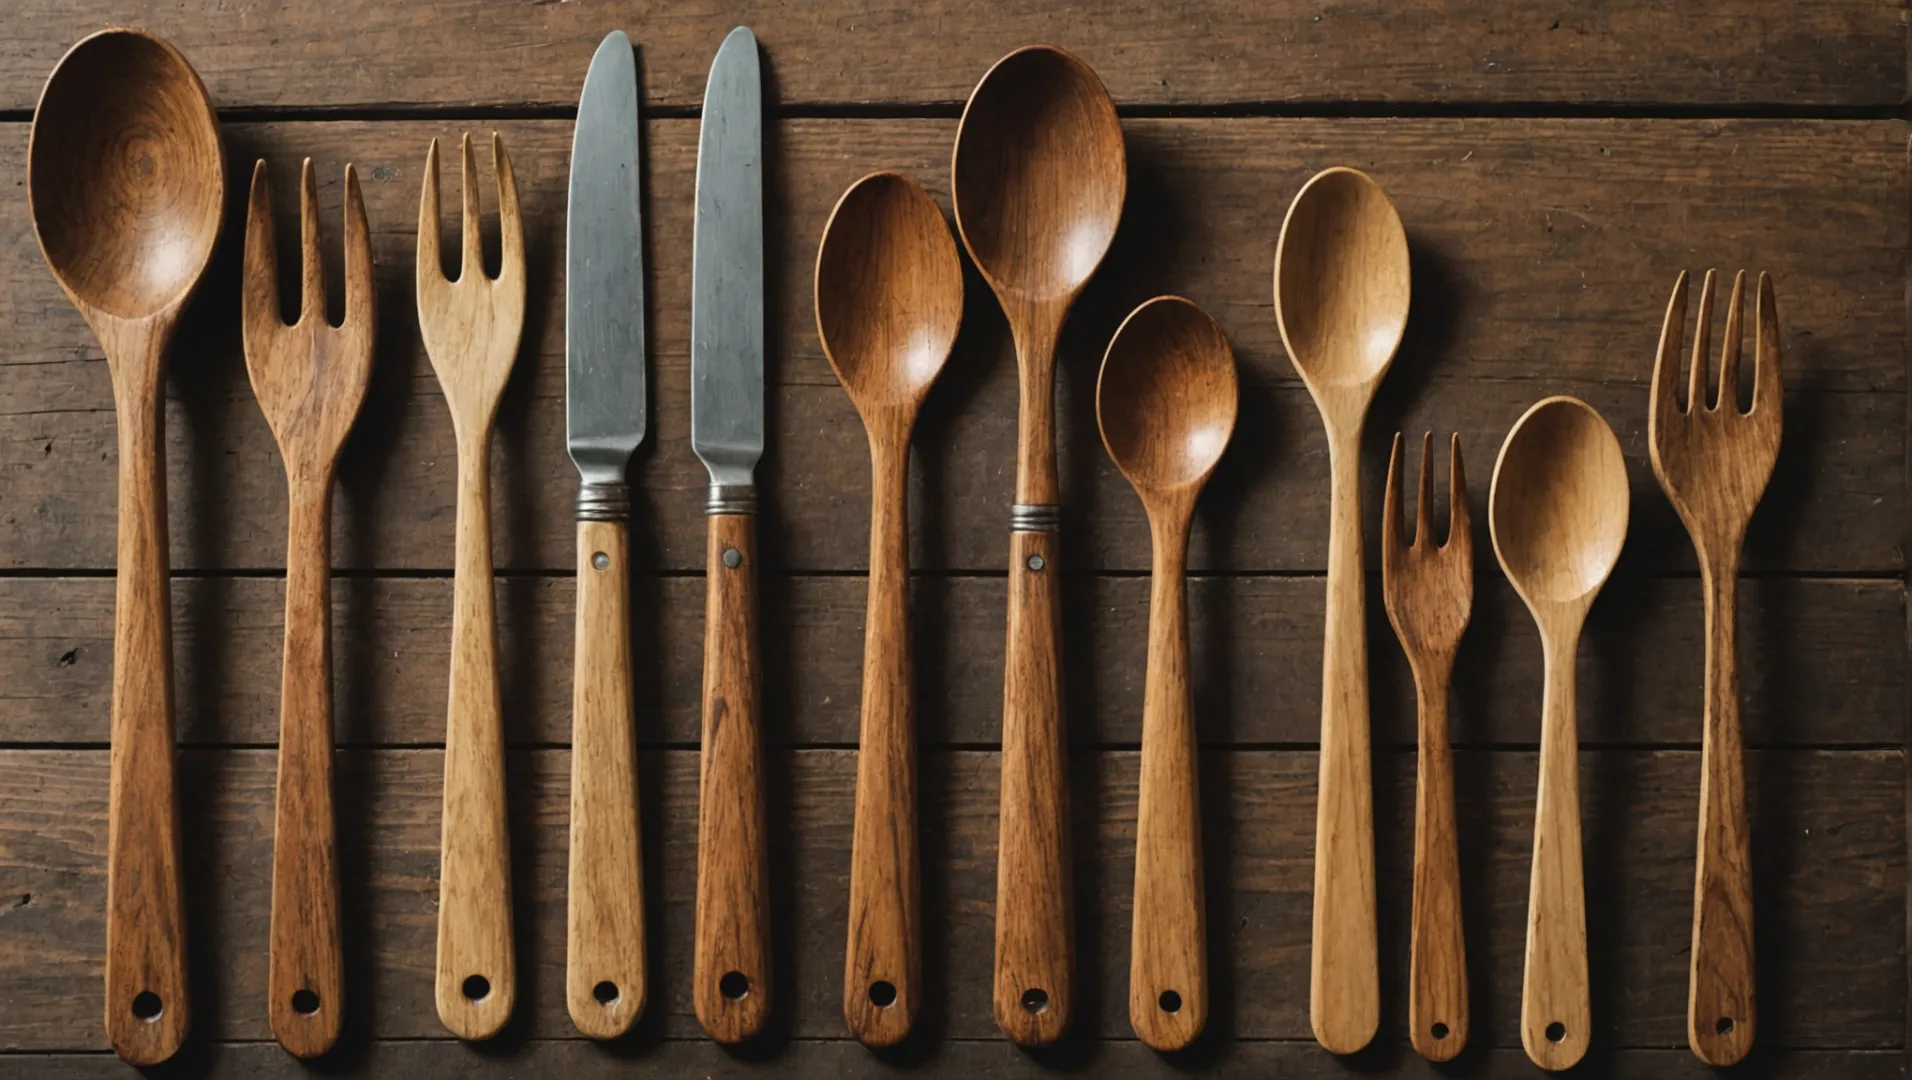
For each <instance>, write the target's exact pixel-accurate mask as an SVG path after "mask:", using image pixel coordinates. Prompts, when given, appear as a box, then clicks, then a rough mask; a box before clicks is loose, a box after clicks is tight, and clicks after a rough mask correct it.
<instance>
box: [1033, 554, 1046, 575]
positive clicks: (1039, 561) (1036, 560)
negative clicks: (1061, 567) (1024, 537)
mask: <svg viewBox="0 0 1912 1080" xmlns="http://www.w3.org/2000/svg"><path fill="white" fill-rule="evenodd" d="M1047 565H1049V564H1048V563H1046V562H1044V561H1043V558H1042V556H1040V555H1031V556H1029V569H1031V570H1035V571H1038V572H1040V571H1041V570H1042V568H1043V567H1045V566H1047Z"/></svg>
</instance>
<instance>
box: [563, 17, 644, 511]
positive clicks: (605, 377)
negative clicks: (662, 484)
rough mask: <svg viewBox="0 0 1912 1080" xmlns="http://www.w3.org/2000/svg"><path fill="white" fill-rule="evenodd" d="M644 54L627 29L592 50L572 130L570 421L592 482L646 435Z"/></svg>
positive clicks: (615, 468)
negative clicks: (634, 47) (640, 73)
mask: <svg viewBox="0 0 1912 1080" xmlns="http://www.w3.org/2000/svg"><path fill="white" fill-rule="evenodd" d="M641 137H642V136H641V135H640V133H639V128H638V116H637V60H636V57H635V56H634V55H633V53H632V51H631V39H630V38H628V37H626V36H625V35H624V32H623V31H621V30H614V31H612V32H611V33H610V34H608V35H606V36H605V38H604V41H603V42H602V43H601V44H600V45H598V49H597V52H596V53H595V54H594V55H593V56H592V57H591V69H590V71H589V72H588V73H586V75H585V76H584V94H583V96H582V97H581V98H580V99H579V101H578V124H577V130H576V132H575V133H574V134H573V135H572V138H571V195H570V209H569V214H568V216H567V218H566V222H565V238H564V245H565V255H564V257H565V278H564V426H565V439H566V444H567V447H568V448H569V450H570V452H571V460H572V461H573V462H575V463H576V464H577V467H578V472H579V474H581V476H582V478H583V480H584V482H585V484H586V485H591V484H622V483H624V470H625V468H626V467H627V466H628V465H629V464H630V460H631V455H632V454H633V453H635V452H636V450H637V445H638V444H639V443H640V442H643V441H644V420H645V417H644V414H645V401H644V394H645V384H644V236H643V218H642V216H641V213H642V212H641V210H640V202H641V199H642V191H641V190H640V184H641V177H640V176H639V173H638V145H639V139H640V138H641Z"/></svg>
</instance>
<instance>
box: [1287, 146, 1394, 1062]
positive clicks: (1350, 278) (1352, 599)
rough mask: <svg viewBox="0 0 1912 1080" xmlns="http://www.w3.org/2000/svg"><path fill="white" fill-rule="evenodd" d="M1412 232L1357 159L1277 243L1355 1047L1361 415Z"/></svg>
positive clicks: (1360, 1018)
mask: <svg viewBox="0 0 1912 1080" xmlns="http://www.w3.org/2000/svg"><path fill="white" fill-rule="evenodd" d="M1408 279H1409V274H1408V256H1407V232H1406V230H1404V229H1402V227H1401V217H1400V215H1399V214H1397V213H1395V211H1394V203H1393V202H1392V201H1391V200H1390V199H1389V198H1388V196H1387V193H1386V192H1384V191H1382V190H1381V187H1380V185H1378V184H1376V183H1375V182H1374V181H1373V180H1371V179H1369V178H1368V176H1367V174H1365V173H1362V172H1359V171H1357V170H1354V169H1346V168H1335V169H1328V170H1325V171H1323V172H1320V173H1317V174H1315V177H1314V178H1313V179H1312V180H1309V181H1308V182H1307V184H1305V185H1303V186H1302V189H1301V193H1300V194H1298V195H1296V196H1295V201H1294V205H1293V206H1290V207H1289V208H1288V217H1287V220H1285V221H1283V222H1282V224H1281V240H1280V242H1279V243H1278V244H1277V246H1276V248H1275V318H1276V319H1277V320H1278V321H1279V322H1280V324H1281V340H1282V343H1283V344H1284V345H1285V346H1286V347H1287V349H1288V356H1289V358H1290V359H1292V360H1293V361H1294V365H1295V370H1296V371H1297V372H1299V373H1300V374H1301V380H1302V381H1303V382H1305V383H1307V384H1308V392H1309V393H1310V394H1312V395H1313V396H1314V401H1315V407H1316V408H1318V409H1319V410H1320V411H1321V422H1322V424H1323V426H1325V427H1326V428H1327V433H1328V468H1329V475H1330V490H1331V495H1330V509H1329V520H1328V610H1327V633H1326V645H1325V648H1324V651H1323V657H1322V665H1321V789H1320V795H1319V802H1318V803H1317V806H1316V812H1315V876H1314V948H1313V950H1312V953H1313V964H1312V970H1311V977H1310V979H1309V1019H1310V1020H1311V1022H1312V1023H1313V1026H1314V1035H1315V1040H1316V1041H1317V1042H1319V1043H1320V1044H1321V1045H1322V1046H1324V1047H1326V1048H1327V1049H1329V1050H1332V1051H1333V1052H1335V1053H1337V1054H1352V1053H1354V1052H1355V1051H1357V1050H1359V1049H1361V1048H1362V1047H1364V1046H1366V1045H1367V1044H1368V1043H1369V1042H1370V1041H1371V1040H1373V1038H1374V1033H1375V1031H1376V1029H1378V1028H1379V1027H1380V1024H1381V976H1380V967H1379V964H1378V960H1377V955H1376V946H1375V921H1374V920H1375V915H1374V789H1373V783H1372V780H1371V778H1370V768H1369V761H1368V741H1369V731H1368V648H1367V615H1366V601H1367V594H1366V591H1365V590H1366V586H1365V585H1364V583H1363V580H1362V578H1363V575H1362V565H1363V564H1362V556H1361V503H1360V499H1361V426H1362V424H1363V423H1365V422H1366V420H1367V412H1368V403H1369V402H1370V401H1371V400H1373V398H1374V388H1375V387H1376V386H1378V385H1380V382H1381V377H1382V376H1383V375H1385V374H1387V370H1388V365H1389V364H1390V363H1392V362H1393V360H1394V351H1395V350H1396V349H1397V348H1399V347H1400V345H1401V335H1402V333H1403V332H1404V331H1405V330H1406V329H1407V309H1408Z"/></svg>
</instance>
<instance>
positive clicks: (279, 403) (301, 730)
mask: <svg viewBox="0 0 1912 1080" xmlns="http://www.w3.org/2000/svg"><path fill="white" fill-rule="evenodd" d="M299 218H300V224H301V226H302V228H301V231H300V243H299V252H300V259H299V261H300V269H301V275H300V276H301V281H302V286H303V287H302V289H301V296H300V304H299V321H298V322H295V323H293V324H292V325H291V326H287V325H286V324H285V322H284V320H282V319H281V318H280V317H279V259H278V251H277V249H276V248H275V246H274V244H273V239H272V191H271V185H270V184H268V183H267V182H266V163H265V161H264V160H263V159H262V160H260V161H259V163H258V164H257V165H255V166H253V170H252V197H251V202H250V205H249V206H248V207H247V211H246V257H245V263H246V265H245V285H244V288H243V290H242V295H241V307H242V309H243V319H242V321H243V324H244V329H245V344H246V371H247V373H248V374H249V375H250V376H251V378H252V391H253V394H254V395H256V396H257V397H258V399H259V407H260V408H261V409H263V410H264V411H265V414H266V422H267V423H269V424H271V425H272V434H273V437H274V438H276V439H277V440H278V443H279V456H280V457H282V458H284V459H285V475H286V502H287V511H286V516H287V519H288V529H287V537H286V574H285V664H284V667H283V669H282V671H281V673H280V681H279V791H278V805H277V813H276V816H275V818H274V822H273V847H272V935H271V943H272V948H271V958H270V960H269V962H268V967H269V969H270V974H269V977H268V979H267V984H268V986H269V987H270V990H269V993H270V995H271V996H270V1000H269V1001H268V1002H267V1006H266V1014H267V1015H268V1016H269V1017H270V1018H271V1021H272V1035H273V1037H274V1038H276V1039H278V1040H279V1045H281V1046H283V1047H285V1048H286V1050H287V1051H288V1052H289V1053H291V1054H292V1055H293V1056H295V1057H301V1058H310V1057H317V1056H318V1055H320V1054H323V1053H324V1052H325V1051H327V1050H328V1049H330V1048H331V1046H332V1044H333V1043H335V1042H337V1041H338V1037H339V1028H340V1024H341V1022H342V1021H343V1020H344V1017H345V992H344V991H345V986H344V969H343V965H342V963H341V961H340V954H339V878H338V858H337V855H338V851H337V845H336V842H335V838H334V833H333V820H332V578H331V566H332V524H331V523H332V475H333V471H334V468H335V466H337V464H338V460H339V448H340V446H342V445H343V444H344V442H345V436H346V434H347V433H349V432H350V431H351V430H352V421H353V420H354V419H356V418H357V416H358V411H359V406H360V405H361V404H362V403H363V402H364V401H365V388H366V386H367V384H369V383H370V381H371V377H372V342H373V341H374V340H375V339H376V338H377V331H376V321H377V312H376V310H375V308H374V299H373V290H372V242H371V232H370V230H369V229H368V228H367V227H366V224H365V200H364V198H363V196H362V195H361V194H360V192H359V182H358V174H357V173H355V172H354V171H353V169H352V166H350V165H347V166H346V167H345V319H344V322H342V323H341V324H340V325H338V326H333V325H331V324H330V323H328V322H327V321H326V315H325V274H324V272H323V271H322V270H321V269H320V266H319V197H318V193H317V184H316V182H315V181H314V179H313V173H312V159H311V158H307V159H306V160H305V166H304V168H303V169H302V170H301V173H300V177H299Z"/></svg>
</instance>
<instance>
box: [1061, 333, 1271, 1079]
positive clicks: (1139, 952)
mask: <svg viewBox="0 0 1912 1080" xmlns="http://www.w3.org/2000/svg"><path fill="white" fill-rule="evenodd" d="M1236 394H1237V391H1236V386H1235V354H1234V353H1233V352H1232V351H1230V350H1229V348H1228V339H1227V338H1226V337H1224V336H1223V335H1222V330H1221V327H1219V326H1217V325H1215V320H1214V319H1211V318H1209V316H1208V313H1207V312H1205V311H1203V310H1202V309H1201V308H1199V307H1197V306H1195V305H1194V304H1192V303H1190V302H1189V301H1187V300H1184V299H1182V298H1181V297H1179V296H1158V297H1156V298H1155V299H1153V300H1150V301H1149V302H1148V303H1146V304H1143V305H1142V306H1141V307H1138V308H1136V309H1135V311H1134V312H1132V313H1131V314H1130V315H1129V317H1128V318H1127V319H1126V320H1124V321H1123V323H1122V326H1121V328H1120V329H1118V330H1117V331H1116V332H1115V339H1114V340H1113V341H1111V342H1109V351H1108V354H1107V355H1105V356H1104V357H1103V358H1102V374H1101V377H1100V378H1099V379H1097V380H1096V394H1095V413H1096V419H1097V421H1098V422H1099V423H1100V425H1101V427H1102V445H1103V446H1104V447H1106V448H1108V451H1109V457H1111V458H1113V459H1114V460H1115V465H1116V468H1118V469H1121V470H1122V475H1123V476H1126V477H1128V479H1129V483H1131V484H1133V485H1134V486H1135V493H1136V494H1137V495H1140V496H1141V497H1142V505H1143V506H1144V507H1145V508H1146V509H1147V510H1148V515H1149V533H1150V535H1151V537H1152V539H1153V546H1154V551H1155V559H1154V565H1153V568H1152V570H1151V573H1150V585H1149V666H1148V684H1147V689H1146V691H1145V692H1144V695H1143V704H1142V785H1141V798H1140V801H1139V803H1138V805H1137V808H1136V829H1135V912H1134V924H1133V929H1132V931H1131V934H1132V936H1131V941H1130V950H1129V1023H1130V1024H1131V1025H1132V1026H1134V1028H1135V1033H1136V1035H1138V1036H1140V1037H1141V1039H1142V1041H1143V1042H1145V1043H1147V1044H1149V1045H1150V1046H1152V1047H1154V1048H1155V1049H1157V1050H1179V1049H1181V1048H1182V1047H1185V1046H1187V1045H1188V1044H1189V1043H1191V1042H1193V1041H1194V1040H1195V1037H1196V1036H1198V1035H1200V1034H1201V1033H1202V1028H1203V1026H1204V1025H1205V1024H1207V1022H1208V933H1207V920H1206V918H1205V915H1204V911H1203V906H1202V816H1201V799H1200V797H1199V795H1198V791H1199V788H1198V786H1197V782H1196V772H1195V754H1196V742H1195V718H1194V708H1193V706H1192V705H1191V703H1190V700H1189V686H1188V585H1187V580H1186V578H1187V572H1188V526H1189V519H1190V518H1191V517H1193V515H1194V513H1195V500H1196V498H1197V497H1198V496H1199V495H1200V494H1201V491H1202V485H1203V484H1205V483H1207V481H1208V476H1209V474H1210V473H1211V472H1213V471H1214V470H1215V463H1216V462H1218V461H1220V460H1221V457H1222V451H1223V450H1225V449H1226V448H1227V447H1228V437H1229V435H1230V434H1231V433H1233V432H1234V430H1235V408H1236Z"/></svg>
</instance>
